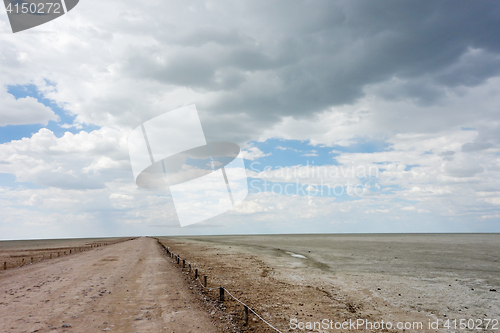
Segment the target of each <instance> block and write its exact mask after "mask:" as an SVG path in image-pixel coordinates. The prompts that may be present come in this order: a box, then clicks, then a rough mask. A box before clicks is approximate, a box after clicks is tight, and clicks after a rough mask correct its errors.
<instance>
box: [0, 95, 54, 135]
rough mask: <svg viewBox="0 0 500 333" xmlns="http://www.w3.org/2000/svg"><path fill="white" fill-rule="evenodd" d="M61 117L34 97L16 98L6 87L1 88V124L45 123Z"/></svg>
mask: <svg viewBox="0 0 500 333" xmlns="http://www.w3.org/2000/svg"><path fill="white" fill-rule="evenodd" d="M49 120H54V121H57V120H59V117H58V116H57V115H56V114H55V113H54V112H53V111H52V110H51V109H50V108H49V107H46V106H45V105H43V104H42V103H39V102H38V101H37V100H36V99H35V98H33V97H25V98H19V99H16V98H15V97H14V96H12V95H11V94H8V93H7V91H5V90H4V89H0V126H6V125H25V124H43V125H47V123H48V122H49Z"/></svg>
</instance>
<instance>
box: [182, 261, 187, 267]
mask: <svg viewBox="0 0 500 333" xmlns="http://www.w3.org/2000/svg"><path fill="white" fill-rule="evenodd" d="M182 268H186V259H182Z"/></svg>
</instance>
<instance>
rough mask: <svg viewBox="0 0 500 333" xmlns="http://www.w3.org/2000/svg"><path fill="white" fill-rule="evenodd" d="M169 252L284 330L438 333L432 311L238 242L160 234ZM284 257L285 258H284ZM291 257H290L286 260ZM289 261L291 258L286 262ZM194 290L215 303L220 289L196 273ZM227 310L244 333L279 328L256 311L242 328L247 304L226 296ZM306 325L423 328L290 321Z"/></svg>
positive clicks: (188, 278)
mask: <svg viewBox="0 0 500 333" xmlns="http://www.w3.org/2000/svg"><path fill="white" fill-rule="evenodd" d="M160 240H161V242H162V243H163V244H164V245H165V246H167V247H169V248H170V250H171V251H173V252H174V253H176V254H177V255H179V256H181V257H182V258H186V259H187V260H188V261H189V262H191V263H192V264H193V267H194V268H197V269H199V272H200V275H201V276H204V275H207V276H208V287H219V286H224V287H225V288H226V289H227V290H229V291H230V292H231V293H232V294H233V295H234V296H236V297H237V298H238V299H240V300H241V301H243V302H244V303H246V304H248V305H249V306H250V307H251V308H253V309H254V310H255V311H256V312H257V313H258V314H260V315H261V316H262V317H263V318H264V319H265V320H267V321H268V322H269V323H271V324H272V325H274V326H275V327H276V328H278V329H279V330H280V331H282V332H293V331H296V332H303V331H314V332H347V331H360V332H362V331H369V332H375V331H376V332H403V331H406V332H413V331H415V332H416V331H418V332H436V330H433V329H429V328H428V323H429V320H433V319H434V318H433V317H430V316H429V315H428V314H425V313H419V312H417V311H410V310H408V309H403V308H401V307H398V306H394V304H391V303H390V302H388V301H387V300H385V299H384V298H382V297H379V296H377V295H376V294H374V293H373V292H370V291H369V290H366V289H365V288H364V286H359V287H358V288H347V287H346V286H341V285H339V284H337V283H335V281H329V280H328V279H325V278H324V277H323V276H322V275H321V274H317V273H315V272H314V270H313V269H311V272H310V274H308V275H307V276H301V275H300V272H301V271H303V270H302V269H301V270H296V269H294V267H293V266H292V267H290V265H288V268H287V267H286V266H287V265H286V264H285V262H280V261H279V260H276V259H273V258H271V257H265V256H259V255H257V254H256V253H255V252H245V251H244V250H242V248H240V247H238V246H228V245H224V244H216V243H211V244H207V243H204V242H198V241H195V240H187V239H182V240H181V239H179V238H170V239H169V238H160ZM284 260H285V259H284ZM286 260H289V259H286ZM288 263H290V261H288ZM185 276H186V280H187V281H188V282H189V283H191V285H192V286H193V288H194V289H197V290H199V291H200V292H202V293H204V294H205V295H206V297H207V298H208V299H210V300H212V302H217V300H218V297H219V291H218V290H213V291H208V292H207V291H205V290H204V289H203V288H200V287H198V285H199V283H197V282H196V281H194V280H193V277H192V275H189V276H188V275H185ZM223 307H224V311H225V312H226V313H227V314H228V315H229V316H230V319H231V320H232V321H233V322H234V323H235V324H237V325H238V326H240V327H241V331H242V332H275V331H274V330H273V329H271V328H269V327H268V326H267V325H266V324H264V323H263V322H262V321H260V320H258V319H257V318H256V317H255V316H254V315H250V318H251V320H250V323H249V326H248V327H243V326H242V323H243V306H242V305H241V304H239V303H238V302H236V301H233V300H231V299H230V297H228V296H227V295H226V301H225V302H224V304H223ZM291 319H296V320H297V322H302V323H305V324H307V323H308V322H309V323H314V322H319V321H322V320H323V319H328V320H329V321H330V320H331V321H333V322H334V323H335V322H340V323H342V322H345V321H347V322H349V320H351V321H356V320H358V319H363V320H365V321H370V322H372V323H374V322H381V320H384V321H385V322H387V321H388V320H390V321H391V322H392V323H394V324H395V323H397V322H410V323H413V322H421V323H423V329H418V330H417V329H415V330H413V329H406V330H403V329H401V330H397V329H379V330H370V329H358V330H352V329H340V330H339V329H330V328H329V329H323V328H320V329H312V330H308V329H306V330H299V329H297V330H293V329H291V326H290V320H291Z"/></svg>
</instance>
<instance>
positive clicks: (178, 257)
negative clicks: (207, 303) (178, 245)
mask: <svg viewBox="0 0 500 333" xmlns="http://www.w3.org/2000/svg"><path fill="white" fill-rule="evenodd" d="M156 240H157V241H158V243H159V244H160V245H161V246H162V247H163V249H164V250H165V251H166V252H167V254H169V255H170V257H171V258H174V259H176V260H177V263H178V264H180V260H181V257H180V256H178V255H176V254H175V253H174V252H172V251H170V248H168V247H165V245H164V244H163V243H162V242H160V240H159V239H156ZM186 263H187V264H188V265H189V270H190V271H189V272H190V273H191V271H192V269H193V267H194V264H192V263H191V262H189V261H188V260H187V259H182V268H186ZM194 272H195V280H196V281H198V282H199V283H200V285H201V286H202V287H203V288H204V289H206V290H208V291H212V290H216V289H218V290H220V300H221V301H223V299H224V298H223V297H224V296H223V295H224V292H226V293H227V294H228V295H229V296H231V297H232V298H233V299H234V300H235V301H236V302H238V303H240V304H241V305H243V307H244V324H245V325H248V311H250V312H252V313H253V314H254V315H255V316H256V317H257V318H259V319H260V320H261V321H262V322H264V323H265V324H266V325H267V326H269V327H270V328H272V329H273V330H275V331H276V332H278V333H282V332H281V331H280V330H279V329H277V328H276V327H274V326H273V325H271V324H270V323H269V322H268V321H267V320H265V319H264V318H262V316H260V315H259V314H258V313H257V312H255V311H254V310H253V309H252V308H251V307H249V306H248V305H247V304H245V303H243V302H242V301H241V300H239V299H238V298H236V297H235V296H234V295H233V294H231V293H230V292H229V290H227V289H226V288H224V287H216V288H208V287H207V285H206V284H207V280H206V276H204V282H202V281H201V280H200V276H199V274H198V270H197V269H195V270H194Z"/></svg>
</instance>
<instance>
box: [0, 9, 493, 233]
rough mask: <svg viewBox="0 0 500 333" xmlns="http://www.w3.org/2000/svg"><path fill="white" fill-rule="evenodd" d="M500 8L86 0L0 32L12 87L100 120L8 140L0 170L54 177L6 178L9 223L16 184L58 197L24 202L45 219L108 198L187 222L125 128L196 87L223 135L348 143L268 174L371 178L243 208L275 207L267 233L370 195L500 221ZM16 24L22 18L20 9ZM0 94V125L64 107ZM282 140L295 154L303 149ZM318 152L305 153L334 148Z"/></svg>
mask: <svg viewBox="0 0 500 333" xmlns="http://www.w3.org/2000/svg"><path fill="white" fill-rule="evenodd" d="M499 6H500V5H499V4H497V3H495V2H481V3H475V4H474V6H470V4H468V3H466V2H460V3H455V2H454V3H442V2H435V1H404V2H402V1H377V2H367V1H352V0H349V1H347V0H346V1H343V0H339V1H317V2H314V3H311V2H309V1H294V2H290V1H284V0H279V1H273V2H269V1H261V0H257V1H255V0H251V1H239V2H234V3H221V2H206V1H194V2H192V3H190V4H189V5H188V4H185V3H182V2H152V3H148V6H138V5H137V2H134V1H130V0H125V1H114V0H112V1H106V2H97V1H96V0H88V1H87V2H86V5H85V6H80V7H77V9H75V10H73V11H71V12H70V13H68V15H65V16H64V17H63V18H61V19H59V20H54V21H51V22H50V23H48V24H47V25H44V26H43V28H35V29H34V30H33V31H36V30H38V29H43V30H50V31H56V32H57V33H54V34H16V35H3V37H2V39H1V40H0V58H1V59H2V62H1V63H2V64H1V68H2V71H0V83H1V84H2V86H3V87H5V86H8V85H24V84H34V85H35V86H36V87H37V88H38V90H39V91H40V93H42V94H43V95H44V97H46V98H48V99H50V100H52V101H54V103H56V104H58V105H60V106H64V109H65V110H68V112H70V113H71V114H72V115H74V116H75V117H76V119H75V122H74V124H67V125H64V127H69V126H73V127H75V128H78V127H79V126H81V124H94V125H97V126H99V127H101V129H99V130H96V131H93V132H91V133H86V132H80V133H78V134H70V133H67V134H65V135H64V136H62V137H57V136H55V135H54V134H53V133H52V132H51V131H49V130H47V129H42V130H40V131H38V132H37V133H35V134H33V136H31V137H29V138H23V139H22V140H19V141H12V142H8V143H5V144H2V145H0V172H2V173H10V174H13V175H15V176H16V179H17V181H18V182H28V183H34V184H36V185H39V186H42V187H44V188H42V189H31V190H22V191H18V190H16V191H10V190H7V189H2V192H1V195H2V196H3V197H4V198H5V199H3V200H4V201H3V203H4V205H5V206H3V207H4V208H6V210H5V211H7V212H9V213H8V216H9V219H10V220H9V221H17V220H16V219H17V218H16V211H15V209H14V208H12V207H10V206H9V205H8V204H6V202H8V201H9V200H14V201H15V202H21V203H22V205H26V206H27V207H28V206H29V207H30V209H33V208H34V207H47V209H49V208H50V209H53V210H54V211H50V212H45V213H43V212H39V213H36V214H35V213H30V212H29V210H23V211H22V213H20V215H19V216H21V215H22V216H23V217H25V218H26V219H37V220H39V221H46V223H56V222H54V221H57V220H58V219H65V218H69V217H71V218H74V219H76V220H78V221H85V223H90V222H89V221H91V220H92V219H95V218H98V215H96V214H101V210H102V211H104V210H105V209H109V210H110V211H113V209H114V210H116V211H118V212H120V213H116V212H115V213H116V214H122V215H116V216H120V217H122V218H123V220H124V221H126V222H127V223H129V224H130V225H134V224H136V223H139V224H140V222H138V221H146V223H149V222H151V223H152V222H153V221H156V222H155V223H158V220H160V219H165V220H168V221H172V220H175V212H174V211H173V210H172V209H171V208H172V207H171V206H169V208H168V209H159V208H158V207H161V205H165V207H166V206H167V204H168V200H166V199H165V198H164V197H162V196H161V195H160V194H158V193H156V192H154V193H155V194H151V195H149V196H148V195H146V194H145V192H137V191H136V190H137V189H136V187H135V184H133V178H132V176H131V173H130V166H129V161H128V156H127V147H126V135H127V134H128V132H129V131H130V130H131V129H132V128H135V127H137V126H138V125H139V124H141V123H142V122H144V121H145V120H148V119H151V118H153V117H154V116H157V115H159V114H162V113H164V112H166V111H169V110H172V109H175V108H178V107H180V106H184V105H188V104H193V103H195V104H196V105H197V107H198V110H199V112H200V117H201V119H202V124H203V128H204V132H205V135H206V138H207V141H210V142H213V141H230V142H235V143H238V144H240V145H242V146H245V145H246V144H247V143H248V142H249V141H252V140H254V141H265V140H267V139H269V138H281V139H293V140H304V141H308V142H309V143H311V144H312V145H317V146H332V147H334V148H332V150H334V151H335V154H332V160H331V163H330V162H325V163H324V164H325V168H326V169H327V171H328V174H329V176H328V177H324V176H321V175H319V176H318V175H315V174H313V173H312V171H313V170H312V167H310V166H304V165H295V166H294V165H291V166H288V167H285V168H280V169H278V170H266V171H262V172H257V173H255V172H254V173H252V177H255V178H260V179H263V180H268V181H272V182H277V183H285V182H293V181H298V182H299V183H300V184H310V185H311V186H316V185H317V184H319V185H321V184H322V183H321V181H323V182H324V183H323V185H324V186H326V187H332V186H333V187H334V186H336V185H340V186H342V187H345V188H349V187H350V188H352V187H353V186H358V187H359V188H362V190H363V193H362V195H360V197H358V198H356V200H353V201H352V202H348V203H346V202H337V201H334V199H335V198H320V197H315V198H314V200H313V201H311V204H309V202H308V201H307V200H306V201H302V200H304V199H303V198H302V197H301V196H263V195H261V194H259V195H255V196H253V197H251V198H249V199H248V201H246V202H245V203H244V204H242V206H241V208H240V210H239V211H238V210H237V211H236V212H235V213H234V215H231V218H232V217H235V216H236V217H242V216H244V214H255V217H252V218H251V219H252V221H253V220H254V219H255V220H258V221H261V222H262V225H263V229H262V230H263V231H266V230H267V231H272V230H280V229H279V228H280V227H281V228H283V226H285V227H286V223H287V221H291V220H293V221H298V219H300V218H302V219H306V218H307V219H311V220H314V219H318V220H319V219H324V220H325V221H328V223H333V224H332V225H335V226H338V225H344V224H345V225H350V223H345V222H351V221H353V220H354V219H359V221H364V220H363V219H365V218H368V217H366V215H369V214H364V212H366V211H368V212H373V214H374V215H377V216H378V215H383V216H384V217H383V218H385V219H388V220H390V218H391V214H394V212H398V214H401V215H400V216H398V217H400V218H410V217H411V215H409V214H414V213H415V212H417V213H418V212H420V213H425V212H430V214H429V215H431V214H432V215H433V216H436V217H443V219H446V218H448V217H450V216H452V217H454V218H457V219H460V218H461V216H483V217H484V220H488V221H489V220H492V221H494V220H495V218H497V217H496V216H497V212H495V211H494V209H496V208H497V207H496V206H497V204H496V202H497V199H496V198H498V192H499V191H500V183H499V182H498V181H497V179H499V174H498V172H500V160H499V158H498V153H499V152H500V151H499V143H500V134H499V133H500V131H499V129H500V128H499V126H500V122H498V105H500V89H499V88H498V87H500V78H499V74H500V57H499V55H500V47H499V45H500V35H499V34H494V33H491V32H492V31H498V30H499V28H500V23H499V22H500V21H499V20H498V18H497V17H496V16H495V14H494V13H497V12H498V9H499ZM97 7H99V8H100V10H99V11H95V8H97ZM109 13H115V14H116V15H115V14H113V15H109ZM166 13H167V14H166ZM0 26H2V27H3V29H4V30H7V26H8V24H7V17H6V16H5V15H4V14H2V15H1V16H0ZM0 105H1V106H0V126H5V125H20V124H33V123H41V124H47V122H48V121H51V120H53V121H57V120H58V118H57V116H56V115H55V114H54V112H53V111H52V110H50V108H47V107H45V106H43V105H42V104H40V103H38V102H37V101H36V100H35V99H33V98H31V97H27V98H21V99H18V100H16V99H15V98H13V96H11V95H9V94H7V93H6V92H5V91H4V90H1V91H0ZM284 142H285V143H286V141H284ZM360 142H368V143H370V142H381V143H382V145H381V146H382V148H380V149H365V151H362V149H360V148H359V147H360V144H359V143H360ZM283 146H284V147H282V148H283V149H284V150H283V152H280V153H285V152H287V151H288V150H289V151H292V150H293V148H291V147H286V144H283ZM277 149H280V148H277ZM315 150H316V148H314V149H313V148H311V149H310V150H307V151H305V150H304V151H301V153H303V154H304V155H305V156H308V157H311V158H315V157H321V156H316V155H319V154H318V153H317V152H316V151H315ZM374 150H375V151H374ZM296 152H298V151H296ZM244 154H245V158H247V159H250V160H255V159H258V158H262V157H265V156H272V155H269V154H265V153H264V152H262V151H261V150H260V149H258V148H257V147H254V146H250V147H249V148H247V149H245V151H244ZM272 157H274V156H272ZM283 164H284V163H283ZM359 166H368V167H374V168H376V169H377V170H378V174H377V176H376V177H375V178H376V179H374V180H370V182H367V181H366V179H363V177H358V176H357V175H356V174H355V175H352V174H350V173H349V174H346V175H345V176H339V177H332V176H330V173H331V172H334V171H335V168H337V171H340V170H341V168H344V170H346V169H347V168H356V167H359ZM280 171H281V172H282V174H279V172H280ZM295 171H302V172H303V173H307V172H308V176H307V177H301V176H299V175H297V174H295V175H294V172H295ZM325 178H327V179H326V180H325ZM129 185H130V186H132V187H127V186H129ZM317 188H318V189H319V187H317ZM86 192H88V193H92V194H91V195H85V194H84V193H86ZM152 193H153V192H152ZM164 195H165V194H164ZM92 196H94V197H95V200H94V199H89V197H92ZM130 197H134V198H139V197H140V198H142V199H140V200H130ZM146 198H147V199H146ZM396 198H397V199H398V200H403V201H404V200H406V201H407V202H405V203H404V204H400V203H397V200H395V199H396ZM351 199H352V198H351ZM16 200H17V201H16ZM148 200H149V202H150V203H152V202H154V205H151V206H148V204H146V203H147V202H148ZM398 205H401V206H398ZM375 206H377V207H375ZM57 207H59V210H60V211H59V212H56V211H55V210H56V209H58V208H57ZM82 207H83V208H82ZM151 207H154V208H155V209H153V208H151ZM7 208H8V209H7ZM156 208H158V209H156ZM393 208H394V209H393ZM41 209H42V208H41ZM44 209H45V208H44ZM82 210H84V212H81V211H82ZM61 211H64V213H62V212H61ZM97 211H98V213H97ZM9 214H10V215H9ZM37 214H38V215H37ZM44 214H45V215H44ZM349 214H350V215H349ZM101 218H102V216H101ZM266 219H267V221H271V220H273V221H278V222H277V224H276V226H273V225H271V224H270V223H267V224H266V222H265V221H266ZM12 223H14V222H12ZM44 223H45V222H44ZM82 223H83V222H82ZM294 223H297V225H298V224H299V222H294ZM228 225H229V224H228ZM61 228H64V227H61ZM266 228H267V229H266ZM273 228H276V229H273ZM318 228H319V227H318ZM299 229H300V228H299V227H297V229H293V230H299ZM130 230H132V229H130ZM134 230H135V229H134ZM281 230H283V229H281ZM286 230H288V229H286ZM317 230H320V229H317ZM1 231H2V232H3V231H4V230H1ZM7 231H8V230H7ZM302 231H303V229H302Z"/></svg>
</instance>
